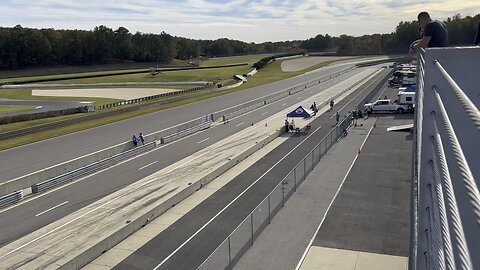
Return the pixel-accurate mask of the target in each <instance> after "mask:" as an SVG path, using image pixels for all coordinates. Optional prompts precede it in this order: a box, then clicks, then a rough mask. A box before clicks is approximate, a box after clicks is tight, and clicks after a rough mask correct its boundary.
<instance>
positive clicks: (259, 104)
mask: <svg viewBox="0 0 480 270" xmlns="http://www.w3.org/2000/svg"><path fill="white" fill-rule="evenodd" d="M263 105H265V102H258V103H255V104H252V105H250V106H249V107H245V108H242V109H240V110H238V111H234V112H231V113H228V114H225V115H224V116H223V121H227V120H229V119H231V118H234V117H236V116H239V115H242V114H244V113H246V112H248V111H251V110H255V109H257V108H260V107H262V106H263Z"/></svg>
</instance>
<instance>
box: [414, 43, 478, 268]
mask: <svg viewBox="0 0 480 270" xmlns="http://www.w3.org/2000/svg"><path fill="white" fill-rule="evenodd" d="M479 62H480V48H478V47H476V48H475V47H464V48H434V49H427V50H422V51H421V52H419V53H418V68H417V75H418V76H417V107H418V110H417V112H416V119H415V132H416V136H415V139H416V141H415V144H414V147H415V149H414V164H413V169H414V171H413V177H414V179H413V181H412V192H413V194H412V208H413V209H412V212H413V213H412V221H411V223H412V226H411V240H410V243H411V246H410V256H409V257H410V261H409V269H410V270H417V269H418V270H423V269H480V256H478V250H480V192H479V188H478V186H479V184H480V166H478V164H480V163H479V162H480V152H479V151H478V144H479V142H480V133H479V131H480V111H479V109H478V108H479V107H480V99H479V96H478V93H479V92H478V89H479V88H478V86H479V85H480V77H479V74H480V65H479V64H478V63H479Z"/></svg>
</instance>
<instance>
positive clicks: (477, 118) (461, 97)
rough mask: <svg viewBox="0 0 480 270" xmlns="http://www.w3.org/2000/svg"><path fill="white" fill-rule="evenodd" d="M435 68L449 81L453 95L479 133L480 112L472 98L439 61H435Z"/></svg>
mask: <svg viewBox="0 0 480 270" xmlns="http://www.w3.org/2000/svg"><path fill="white" fill-rule="evenodd" d="M434 64H435V67H437V68H438V71H440V73H441V74H442V76H443V77H444V78H445V80H446V81H447V83H448V85H450V87H451V88H452V90H453V93H454V94H455V96H456V97H457V99H458V101H459V102H460V104H461V105H462V106H463V108H464V109H465V111H466V112H467V114H468V116H469V117H470V120H471V121H472V122H473V124H474V125H475V127H476V129H477V131H480V111H479V110H478V108H477V107H476V106H475V104H474V103H473V102H472V100H470V98H469V97H468V96H467V95H466V94H465V92H464V91H462V89H461V88H460V87H459V86H458V84H457V83H456V82H455V81H454V80H453V79H452V77H451V76H450V75H449V74H448V72H447V71H446V70H445V69H444V68H443V66H442V65H441V64H440V62H438V61H437V60H435V61H434Z"/></svg>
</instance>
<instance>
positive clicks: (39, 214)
mask: <svg viewBox="0 0 480 270" xmlns="http://www.w3.org/2000/svg"><path fill="white" fill-rule="evenodd" d="M67 203H68V201H65V202H62V203H61V204H58V205H55V206H54V207H52V208H49V209H47V210H45V211H43V212H40V213H38V214H36V215H35V216H36V217H38V216H41V215H43V214H45V213H47V212H50V211H52V210H53V209H55V208H58V207H60V206H62V205H64V204H67Z"/></svg>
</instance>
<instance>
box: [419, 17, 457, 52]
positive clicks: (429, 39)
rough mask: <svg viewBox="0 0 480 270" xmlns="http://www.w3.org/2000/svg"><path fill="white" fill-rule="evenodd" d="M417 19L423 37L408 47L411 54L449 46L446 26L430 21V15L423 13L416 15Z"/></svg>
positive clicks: (439, 22)
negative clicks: (420, 49)
mask: <svg viewBox="0 0 480 270" xmlns="http://www.w3.org/2000/svg"><path fill="white" fill-rule="evenodd" d="M417 18H418V25H419V26H420V28H421V32H422V33H423V37H422V39H420V40H416V41H414V42H413V43H412V44H411V45H410V52H411V53H413V52H415V51H416V50H417V49H419V48H432V47H448V46H449V43H448V31H447V26H446V25H445V24H444V23H443V22H441V21H437V20H432V18H431V17H430V14H428V12H425V11H423V12H420V13H418V16H417Z"/></svg>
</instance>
